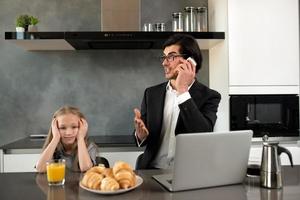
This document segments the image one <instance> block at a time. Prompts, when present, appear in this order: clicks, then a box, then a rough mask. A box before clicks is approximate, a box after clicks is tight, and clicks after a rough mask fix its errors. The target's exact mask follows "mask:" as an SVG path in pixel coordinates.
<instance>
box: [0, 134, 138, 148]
mask: <svg viewBox="0 0 300 200" xmlns="http://www.w3.org/2000/svg"><path fill="white" fill-rule="evenodd" d="M89 140H90V141H92V142H95V143H96V144H97V145H98V146H99V147H122V148H125V147H129V148H131V149H132V148H135V147H136V144H135V138H134V136H133V135H115V136H90V137H89ZM44 142H45V138H42V137H36V138H34V137H26V138H23V139H20V140H17V141H14V142H11V143H9V144H5V145H3V146H1V147H0V149H3V150H4V151H6V150H12V149H14V150H16V149H17V150H18V149H22V150H26V149H41V148H42V147H43V144H44ZM136 148H137V149H138V147H136Z"/></svg>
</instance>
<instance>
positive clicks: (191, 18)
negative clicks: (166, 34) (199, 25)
mask: <svg viewBox="0 0 300 200" xmlns="http://www.w3.org/2000/svg"><path fill="white" fill-rule="evenodd" d="M195 18H196V14H195V8H194V7H185V8H184V31H195V30H196V19H195Z"/></svg>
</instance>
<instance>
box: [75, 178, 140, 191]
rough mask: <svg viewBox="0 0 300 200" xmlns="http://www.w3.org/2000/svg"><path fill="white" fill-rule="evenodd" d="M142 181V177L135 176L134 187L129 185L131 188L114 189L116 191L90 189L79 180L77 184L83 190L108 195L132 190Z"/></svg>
mask: <svg viewBox="0 0 300 200" xmlns="http://www.w3.org/2000/svg"><path fill="white" fill-rule="evenodd" d="M142 183H143V179H142V177H140V176H136V185H135V186H134V187H131V188H128V189H119V190H116V191H102V190H94V189H90V188H87V187H85V186H83V185H82V184H81V181H80V182H79V186H80V187H81V188H82V189H84V190H87V191H90V192H94V193H97V194H109V195H111V194H120V193H124V192H129V191H131V190H134V189H135V188H137V187H139V186H140V185H142Z"/></svg>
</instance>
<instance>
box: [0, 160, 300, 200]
mask: <svg viewBox="0 0 300 200" xmlns="http://www.w3.org/2000/svg"><path fill="white" fill-rule="evenodd" d="M136 173H137V174H138V175H139V176H141V177H142V178H143V183H142V185H141V186H140V187H138V188H136V189H134V190H132V191H130V192H127V193H123V194H118V195H101V194H96V193H92V192H89V191H86V190H84V189H82V188H80V186H79V181H80V180H81V178H82V175H83V174H81V173H73V172H67V175H66V182H65V185H64V186H63V187H60V186H58V187H53V186H52V187H49V186H48V184H47V178H46V174H36V173H0V180H1V181H0V199H1V200H7V199H9V200H10V199H17V200H18V199H22V200H23V199H35V200H39V199H43V200H44V199H49V200H50V199H51V200H52V199H53V200H54V199H55V200H68V199H71V200H73V199H74V200H75V199H76V200H77V199H81V200H85V199H97V200H99V199H111V200H118V199H122V200H127V199H128V200H138V199H143V200H148V199H149V200H150V199H151V200H152V199H159V200H179V199H188V200H194V199H201V200H211V199H214V200H224V199H234V200H254V199H260V200H299V199H300V166H295V167H294V168H291V167H283V168H282V174H283V188H282V189H266V188H261V187H260V186H259V177H246V178H245V180H244V182H243V183H242V184H237V185H229V186H220V187H211V188H203V189H198V190H190V191H183V192H173V193H170V192H168V191H167V190H165V189H164V188H163V187H162V186H161V185H159V184H158V183H157V182H156V181H155V180H154V179H153V178H152V175H155V174H161V173H163V171H160V170H140V171H137V172H136Z"/></svg>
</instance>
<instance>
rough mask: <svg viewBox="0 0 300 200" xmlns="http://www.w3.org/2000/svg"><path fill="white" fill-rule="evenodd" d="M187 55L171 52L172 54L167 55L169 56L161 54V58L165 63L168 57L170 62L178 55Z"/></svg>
mask: <svg viewBox="0 0 300 200" xmlns="http://www.w3.org/2000/svg"><path fill="white" fill-rule="evenodd" d="M183 56H185V54H170V55H167V56H160V57H159V60H160V62H161V63H163V62H164V61H165V60H166V59H167V61H168V62H172V61H174V59H175V58H177V57H183Z"/></svg>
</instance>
